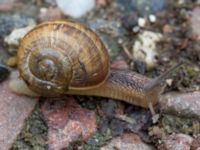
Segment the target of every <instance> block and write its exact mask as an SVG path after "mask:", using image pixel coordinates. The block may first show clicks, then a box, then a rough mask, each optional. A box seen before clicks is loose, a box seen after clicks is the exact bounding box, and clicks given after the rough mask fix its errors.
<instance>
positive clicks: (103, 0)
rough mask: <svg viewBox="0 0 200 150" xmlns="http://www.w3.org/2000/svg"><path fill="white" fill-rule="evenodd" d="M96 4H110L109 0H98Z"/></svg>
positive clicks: (100, 5) (102, 5)
mask: <svg viewBox="0 0 200 150" xmlns="http://www.w3.org/2000/svg"><path fill="white" fill-rule="evenodd" d="M96 4H97V6H99V7H105V6H106V5H108V0H96Z"/></svg>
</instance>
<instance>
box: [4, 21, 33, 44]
mask: <svg viewBox="0 0 200 150" xmlns="http://www.w3.org/2000/svg"><path fill="white" fill-rule="evenodd" d="M34 27H35V25H30V26H27V27H25V28H19V29H14V30H13V31H12V32H11V33H10V34H9V35H8V36H6V37H5V39H4V42H5V43H6V44H8V45H9V46H15V47H17V46H18V45H19V42H20V40H21V39H22V38H23V37H24V36H25V35H26V33H28V32H29V31H30V30H31V29H33V28H34Z"/></svg>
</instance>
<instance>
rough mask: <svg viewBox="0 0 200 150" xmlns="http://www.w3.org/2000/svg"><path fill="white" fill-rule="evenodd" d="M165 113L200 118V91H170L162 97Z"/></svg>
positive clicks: (162, 106)
mask: <svg viewBox="0 0 200 150" xmlns="http://www.w3.org/2000/svg"><path fill="white" fill-rule="evenodd" d="M160 106H161V110H162V111H163V112H165V113H169V114H175V115H178V116H183V117H196V118H198V119H200V91H196V92H191V93H183V94H180V93H168V94H166V95H164V96H163V97H162V98H161V99H160Z"/></svg>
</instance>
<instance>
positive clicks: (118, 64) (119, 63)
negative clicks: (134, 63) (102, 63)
mask: <svg viewBox="0 0 200 150" xmlns="http://www.w3.org/2000/svg"><path fill="white" fill-rule="evenodd" d="M110 67H111V68H112V69H120V70H128V68H129V67H128V64H127V63H126V62H125V61H124V60H115V61H114V62H113V63H112V64H111V66H110Z"/></svg>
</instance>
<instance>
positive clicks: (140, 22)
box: [138, 18, 146, 27]
mask: <svg viewBox="0 0 200 150" xmlns="http://www.w3.org/2000/svg"><path fill="white" fill-rule="evenodd" d="M145 24H146V20H145V19H144V18H138V25H139V26H140V27H144V26H145Z"/></svg>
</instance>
